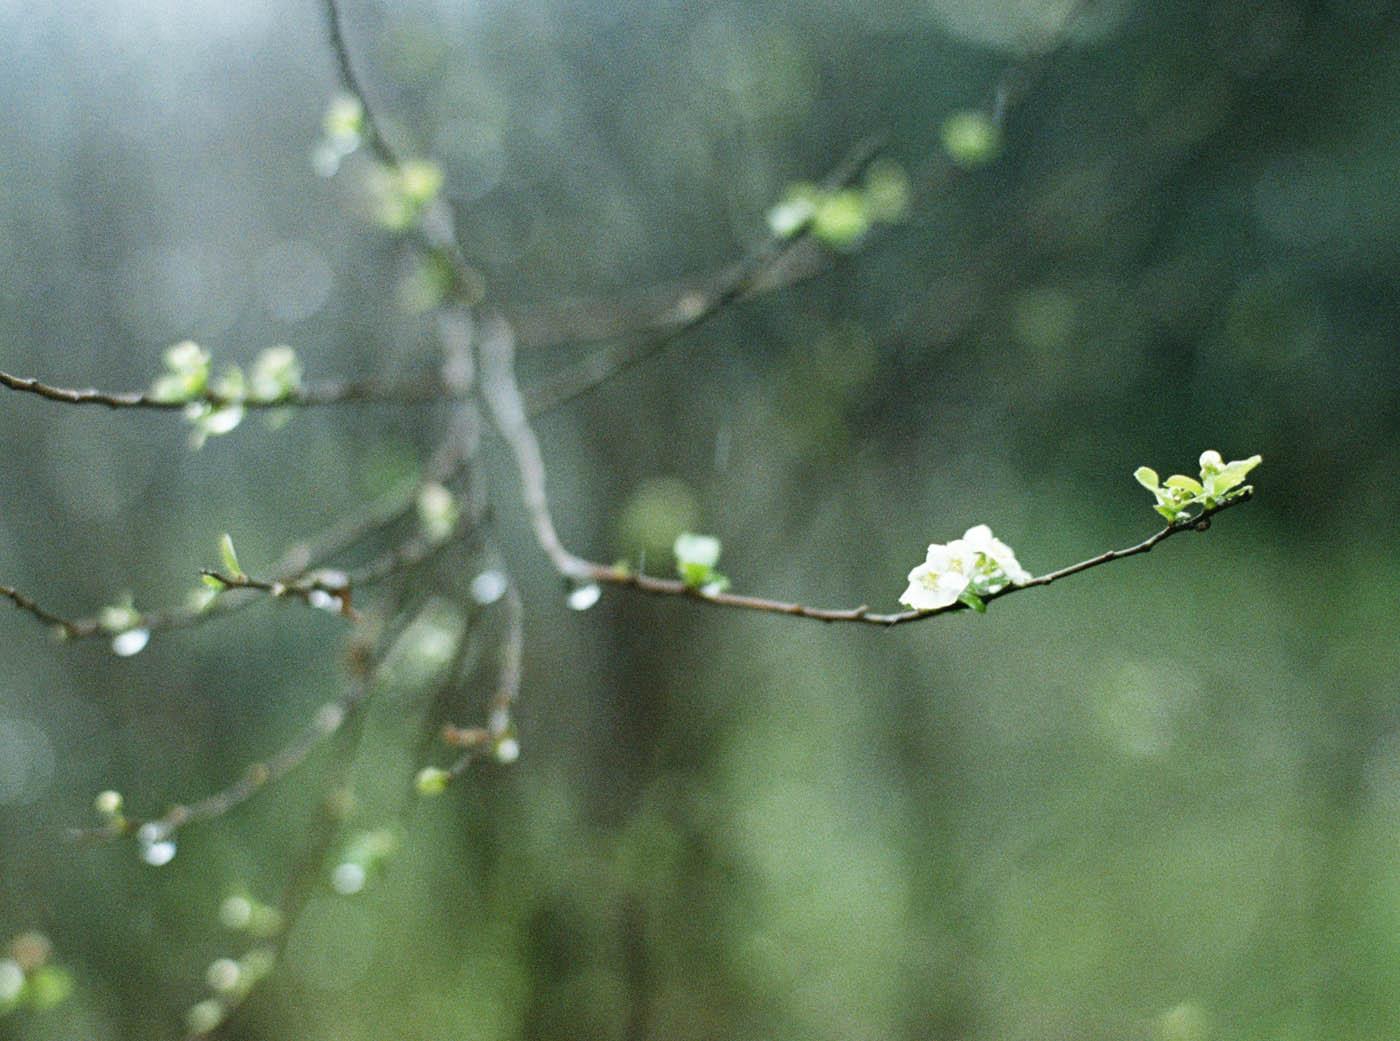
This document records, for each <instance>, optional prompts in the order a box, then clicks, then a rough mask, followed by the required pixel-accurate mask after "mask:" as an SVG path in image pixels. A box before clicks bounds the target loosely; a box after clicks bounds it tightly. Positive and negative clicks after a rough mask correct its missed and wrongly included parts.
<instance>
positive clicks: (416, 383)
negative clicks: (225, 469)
mask: <svg viewBox="0 0 1400 1041" xmlns="http://www.w3.org/2000/svg"><path fill="white" fill-rule="evenodd" d="M0 385H3V386H5V387H8V388H9V389H10V390H17V391H22V392H24V393H27V394H37V395H38V396H39V397H41V398H47V399H48V400H50V401H61V402H63V403H64V404H68V405H102V406H105V407H106V408H114V409H115V408H145V409H156V410H159V411H165V412H179V411H183V410H184V409H185V407H186V406H188V405H190V404H203V405H209V406H210V407H211V408H229V407H232V406H240V407H242V408H244V409H250V410H251V409H279V408H298V407H301V408H305V407H314V406H323V405H345V404H352V403H373V402H388V403H397V404H404V405H414V404H421V403H423V402H428V401H440V400H442V399H444V398H449V397H454V396H456V395H458V394H460V393H461V391H460V389H459V388H455V387H450V386H448V384H447V383H446V381H444V380H443V378H442V377H441V376H440V375H438V374H437V373H423V374H421V375H418V376H414V377H410V378H408V379H402V380H372V379H369V380H350V381H346V382H326V383H321V384H317V385H314V386H309V387H301V388H297V389H294V390H289V391H288V392H287V393H285V394H281V395H278V396H277V397H275V398H255V397H233V396H231V395H228V394H220V393H219V392H218V391H215V390H212V389H209V390H205V391H202V392H201V393H199V394H195V395H191V396H190V397H188V398H181V399H178V400H169V399H166V398H159V397H154V396H152V395H151V394H150V392H148V391H131V392H126V393H121V392H116V393H113V392H110V391H101V390H93V389H91V388H86V389H75V388H71V387H58V386H54V385H52V384H48V383H44V382H42V381H40V380H37V379H29V378H26V377H23V376H14V375H11V374H10V373H8V372H0Z"/></svg>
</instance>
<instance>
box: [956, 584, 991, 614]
mask: <svg viewBox="0 0 1400 1041" xmlns="http://www.w3.org/2000/svg"><path fill="white" fill-rule="evenodd" d="M958 599H959V600H961V601H962V602H963V603H965V604H967V606H968V607H970V608H972V609H973V610H974V611H976V612H977V613H978V614H986V613H987V604H986V602H985V601H984V600H983V599H982V598H981V597H980V596H978V595H977V594H976V593H974V592H972V590H970V589H969V590H967V591H966V592H964V593H963V595H962V596H960V597H958Z"/></svg>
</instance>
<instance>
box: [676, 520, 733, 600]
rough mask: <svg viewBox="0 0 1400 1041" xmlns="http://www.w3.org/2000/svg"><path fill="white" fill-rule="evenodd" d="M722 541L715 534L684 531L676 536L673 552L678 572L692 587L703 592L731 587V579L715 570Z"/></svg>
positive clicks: (712, 591)
mask: <svg viewBox="0 0 1400 1041" xmlns="http://www.w3.org/2000/svg"><path fill="white" fill-rule="evenodd" d="M719 551H720V542H719V539H717V538H715V537H714V536H713V535H696V534H694V533H693V532H689V531H686V532H682V533H681V534H679V535H677V536H676V541H675V544H674V545H673V546H672V547H671V552H672V553H673V554H674V555H675V558H676V573H677V574H678V575H680V578H681V581H682V582H684V583H685V584H686V586H688V587H689V588H691V589H696V590H699V591H700V592H702V593H722V592H724V591H725V590H726V589H728V588H729V579H727V578H725V577H724V576H723V575H722V574H720V573H719V572H718V571H716V570H715V565H716V564H718V563H719Z"/></svg>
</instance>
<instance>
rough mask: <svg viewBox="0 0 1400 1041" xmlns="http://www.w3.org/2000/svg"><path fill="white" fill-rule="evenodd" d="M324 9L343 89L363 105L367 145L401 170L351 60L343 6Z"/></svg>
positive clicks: (332, 1) (331, 0) (329, 0)
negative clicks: (346, 37)
mask: <svg viewBox="0 0 1400 1041" xmlns="http://www.w3.org/2000/svg"><path fill="white" fill-rule="evenodd" d="M321 8H322V13H323V14H324V15H325V17H326V37H327V39H328V41H329V42H330V45H331V54H332V55H334V57H335V66H336V72H337V73H338V74H339V76H340V82H341V85H342V86H343V87H344V88H345V90H346V92H347V93H350V94H353V95H354V96H355V98H356V99H357V100H358V101H359V102H360V110H361V111H362V112H363V113H364V128H365V133H364V139H365V143H366V144H368V145H369V149H370V151H371V152H373V153H374V155H375V158H377V159H378V160H379V161H380V162H382V163H387V164H388V165H389V166H398V165H399V162H400V160H399V156H398V153H397V152H395V151H394V148H393V146H391V145H390V144H389V141H388V139H387V138H385V136H384V134H383V132H382V131H381V130H380V129H379V120H378V119H376V118H375V116H374V110H373V109H372V108H370V104H369V97H368V95H367V94H366V93H365V90H364V88H363V87H362V86H361V85H360V77H359V76H358V75H356V73H355V64H354V62H352V61H351V60H350V48H349V47H348V46H347V45H346V43H345V26H344V23H343V21H342V19H341V17H340V6H339V5H338V4H337V3H336V0H323V2H322V5H321Z"/></svg>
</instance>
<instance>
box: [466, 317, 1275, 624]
mask: <svg viewBox="0 0 1400 1041" xmlns="http://www.w3.org/2000/svg"><path fill="white" fill-rule="evenodd" d="M481 355H482V379H481V386H482V391H483V393H484V394H485V395H486V398H487V401H488V403H489V404H490V405H491V409H492V412H493V415H494V417H495V419H496V425H497V427H498V429H499V430H500V432H501V435H502V436H503V437H504V438H505V439H506V442H507V443H508V444H509V445H510V448H511V451H512V453H513V455H514V457H515V462H516V468H517V470H518V471H519V476H520V487H521V491H522V496H523V498H524V500H525V507H526V509H527V510H528V511H529V514H530V521H531V525H532V526H533V528H534V530H535V538H536V541H538V542H539V544H540V547H541V548H542V549H543V550H544V552H545V555H546V556H548V557H549V559H550V562H551V563H552V564H553V565H554V568H555V570H556V571H558V572H559V574H560V575H561V576H563V577H564V578H565V579H567V580H569V581H571V582H575V583H578V582H599V583H607V584H610V585H617V586H623V587H627V588H631V589H636V590H639V591H641V592H644V593H651V594H656V595H662V596H684V597H689V598H691V599H695V600H700V601H702V602H704V603H708V604H712V605H714V606H716V607H733V608H739V609H742V610H749V611H764V612H767V613H770V614H780V615H788V616H791V617H796V618H811V619H815V620H817V621H822V622H864V623H868V624H871V625H881V626H886V627H888V626H892V625H900V624H903V623H907V622H914V621H921V620H923V619H925V618H933V617H935V616H937V615H941V614H946V613H948V612H950V611H957V610H965V609H966V608H967V607H968V605H967V604H966V603H964V602H962V601H955V602H954V603H952V604H949V605H948V606H946V607H940V608H936V609H933V610H925V611H917V610H907V611H898V612H893V613H883V612H876V611H871V610H870V608H869V606H868V605H866V604H861V605H860V606H858V607H850V608H820V607H808V606H806V605H804V604H800V603H793V602H787V601H782V600H773V599H769V598H766V597H758V596H748V595H744V594H740V593H730V592H725V591H719V590H714V589H706V588H705V587H703V586H695V585H691V584H689V583H687V582H684V581H682V580H680V579H672V578H658V577H654V576H651V575H646V574H643V573H641V572H638V571H634V570H632V569H630V568H627V567H622V566H618V565H606V564H599V563H595V562H593V561H590V560H586V559H584V558H582V557H579V556H576V555H575V554H573V553H571V552H570V551H569V550H568V549H566V548H565V547H564V545H563V543H562V542H561V541H560V539H559V535H558V532H557V530H556V529H555V526H554V518H553V516H552V514H551V512H550V507H549V498H548V496H547V495H546V492H545V472H544V460H543V457H542V456H541V454H540V449H539V441H538V439H537V438H536V437H535V433H534V430H533V428H532V427H531V426H530V423H529V419H528V417H527V415H526V413H525V410H524V407H523V405H522V404H521V395H520V391H519V388H518V386H517V384H516V380H515V374H514V369H513V358H514V348H513V344H512V339H511V335H510V328H509V326H508V325H506V323H505V322H504V320H503V319H499V318H497V319H494V320H493V324H492V326H491V328H490V330H489V331H488V332H487V333H486V335H485V336H484V337H483V340H482V343H481ZM1251 495H1252V492H1251V490H1250V489H1248V488H1242V489H1240V490H1239V491H1237V492H1234V493H1233V494H1231V495H1230V497H1229V498H1227V499H1225V500H1224V501H1222V502H1220V503H1219V504H1218V505H1215V506H1212V507H1209V508H1207V509H1203V510H1201V511H1200V512H1198V513H1194V514H1191V515H1189V516H1183V517H1179V518H1177V519H1176V520H1175V521H1173V522H1172V523H1170V524H1168V525H1167V526H1166V527H1165V528H1163V529H1162V530H1160V531H1158V532H1157V533H1156V534H1155V535H1152V536H1151V537H1150V538H1147V539H1145V540H1143V541H1142V542H1139V543H1137V544H1136V545H1134V546H1129V547H1127V548H1125V549H1118V550H1111V551H1109V552H1107V553H1101V554H1099V555H1098V556H1096V557H1091V558H1089V559H1088V560H1083V561H1080V562H1079V563H1077V564H1071V565H1069V566H1068V567H1064V568H1061V569H1059V570H1058V571H1052V572H1049V573H1047V574H1044V575H1041V576H1039V577H1036V578H1032V579H1030V580H1029V581H1026V582H1023V583H1019V584H1014V585H1007V586H1004V587H1003V588H1001V589H999V590H997V591H996V592H989V593H986V594H984V595H982V596H981V600H982V602H984V603H986V602H990V601H992V600H996V599H1000V598H1001V597H1004V596H1009V595H1011V594H1012V593H1015V592H1020V591H1022V590H1025V589H1031V588H1034V587H1037V586H1048V585H1050V584H1051V583H1052V582H1055V581H1058V580H1059V579H1062V578H1067V577H1069V576H1070V575H1074V574H1078V573H1079V572H1081V571H1087V570H1089V569H1091V568H1095V567H1100V566H1102V565H1104V564H1108V563H1111V562H1112V561H1115V560H1122V559H1124V558H1126V557H1131V556H1136V555H1137V554H1140V553H1147V552H1149V551H1150V550H1151V549H1152V548H1153V547H1155V546H1156V545H1158V544H1159V543H1161V542H1163V541H1164V540H1166V539H1168V538H1171V537H1172V536H1173V535H1178V534H1180V533H1181V532H1183V531H1205V530H1206V529H1207V528H1209V527H1210V523H1211V518H1212V517H1213V516H1214V515H1215V514H1217V513H1220V512H1221V511H1222V510H1226V509H1229V508H1230V507H1231V506H1236V505H1238V504H1240V503H1242V502H1246V501H1248V500H1249V498H1250V497H1251Z"/></svg>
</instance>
